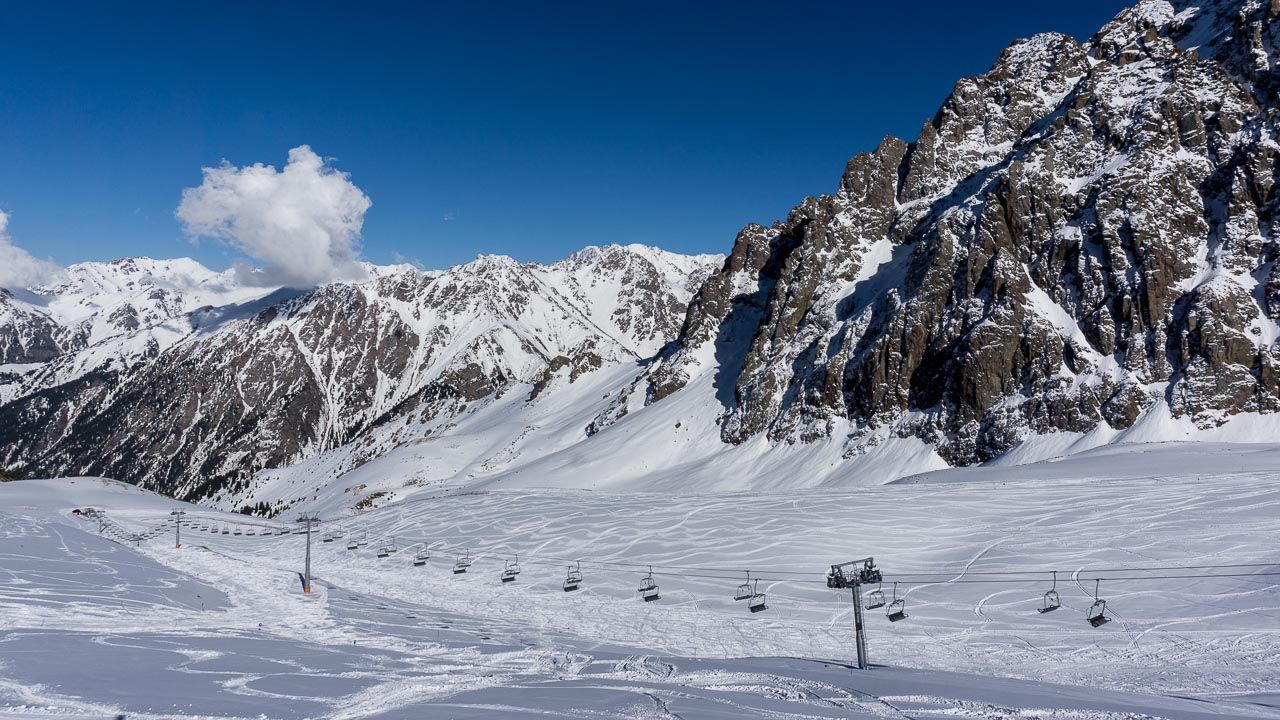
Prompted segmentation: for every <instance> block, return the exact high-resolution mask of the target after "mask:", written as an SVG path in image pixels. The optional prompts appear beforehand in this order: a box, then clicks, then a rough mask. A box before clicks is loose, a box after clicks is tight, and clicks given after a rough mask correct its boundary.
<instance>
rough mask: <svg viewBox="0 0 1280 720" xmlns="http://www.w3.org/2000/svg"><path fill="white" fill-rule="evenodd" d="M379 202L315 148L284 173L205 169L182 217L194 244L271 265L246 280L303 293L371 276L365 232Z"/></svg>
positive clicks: (292, 158)
mask: <svg viewBox="0 0 1280 720" xmlns="http://www.w3.org/2000/svg"><path fill="white" fill-rule="evenodd" d="M371 204H372V202H371V201H370V200H369V198H368V196H367V195H365V194H364V192H363V191H361V190H360V188H358V187H356V186H355V184H354V183H352V182H351V180H350V179H348V177H347V174H346V173H344V172H339V171H338V170H335V169H334V168H332V167H330V166H329V164H328V162H327V161H326V160H325V159H324V158H321V157H320V156H319V155H316V154H315V152H313V151H312V150H311V148H310V147H309V146H307V145H300V146H298V147H296V148H294V149H292V150H290V151H289V162H288V164H286V165H285V166H284V169H283V170H279V171H277V170H276V169H275V167H273V166H271V165H263V164H262V163H256V164H254V165H249V166H245V167H242V168H238V167H235V166H234V165H231V164H229V163H227V162H225V161H224V162H223V163H222V165H220V166H218V167H207V168H204V181H203V182H202V183H201V184H200V187H194V188H187V189H185V190H183V191H182V203H181V204H179V205H178V211H177V216H178V219H179V220H180V221H181V222H182V224H183V228H184V229H185V230H186V232H187V234H188V235H190V236H191V237H192V238H197V237H211V238H216V239H218V240H222V241H224V242H226V243H228V244H229V245H231V246H232V247H234V248H236V249H237V250H240V251H241V252H243V253H244V254H245V255H248V256H249V257H251V258H253V259H255V260H257V261H259V262H261V263H264V264H265V267H263V268H262V269H261V270H250V271H249V272H242V273H241V274H242V275H244V276H247V277H246V279H249V280H250V281H252V282H255V283H261V284H281V285H291V286H295V287H300V286H309V285H316V284H319V283H324V282H330V281H333V280H354V279H360V278H363V277H364V276H365V271H364V268H362V267H361V265H360V264H359V263H358V262H357V258H358V257H359V254H360V229H361V227H362V226H363V225H364V214H365V212H366V211H367V210H368V209H369V206H370V205H371Z"/></svg>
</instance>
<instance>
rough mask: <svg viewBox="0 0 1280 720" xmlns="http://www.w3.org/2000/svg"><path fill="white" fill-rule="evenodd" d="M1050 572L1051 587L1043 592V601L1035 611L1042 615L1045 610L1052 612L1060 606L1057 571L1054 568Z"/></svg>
mask: <svg viewBox="0 0 1280 720" xmlns="http://www.w3.org/2000/svg"><path fill="white" fill-rule="evenodd" d="M1052 572H1053V587H1052V588H1050V589H1049V591H1048V592H1046V593H1045V594H1044V601H1043V603H1042V604H1041V605H1040V607H1038V608H1036V612H1039V613H1040V614H1042V615H1043V614H1044V613H1047V612H1053V611H1054V610H1057V609H1058V608H1060V607H1062V598H1060V597H1058V571H1057V570H1054V571H1052Z"/></svg>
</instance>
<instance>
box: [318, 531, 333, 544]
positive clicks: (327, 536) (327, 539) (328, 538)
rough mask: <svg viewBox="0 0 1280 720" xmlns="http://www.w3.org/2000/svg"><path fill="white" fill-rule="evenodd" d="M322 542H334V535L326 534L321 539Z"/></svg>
mask: <svg viewBox="0 0 1280 720" xmlns="http://www.w3.org/2000/svg"><path fill="white" fill-rule="evenodd" d="M320 541H321V542H333V533H325V534H324V537H322V538H320Z"/></svg>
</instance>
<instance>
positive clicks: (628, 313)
mask: <svg viewBox="0 0 1280 720" xmlns="http://www.w3.org/2000/svg"><path fill="white" fill-rule="evenodd" d="M1277 18H1280V0H1271V2H1262V1H1259V0H1249V1H1247V2H1209V3H1198V4H1194V5H1179V6H1175V5H1171V4H1170V3H1166V2H1143V3H1141V4H1139V5H1138V6H1136V7H1133V8H1129V9H1126V10H1124V11H1123V12H1121V13H1120V14H1119V15H1118V16H1117V17H1116V18H1115V19H1114V20H1113V21H1112V22H1110V23H1108V24H1107V25H1106V26H1105V27H1103V28H1102V29H1101V30H1100V31H1099V32H1098V33H1097V34H1096V35H1095V36H1094V37H1092V38H1090V39H1089V40H1088V41H1086V42H1083V43H1081V42H1078V41H1076V40H1075V39H1073V38H1070V37H1067V36H1064V35H1059V34H1044V35H1037V36H1035V37H1032V38H1030V39H1027V40H1022V41H1018V42H1015V43H1014V44H1013V45H1011V46H1010V47H1009V48H1007V49H1006V50H1005V51H1004V52H1002V53H1000V55H999V57H998V59H997V60H996V62H995V64H994V65H993V66H992V67H991V69H990V70H989V71H988V72H986V73H985V74H983V75H980V76H977V77H972V78H965V79H962V80H961V81H960V82H959V83H957V85H956V86H955V89H954V90H953V91H952V93H951V95H950V96H949V97H948V98H947V99H946V101H945V102H944V103H943V105H942V107H941V108H940V109H939V111H938V113H937V114H936V115H935V116H934V117H933V118H931V119H930V120H929V121H927V122H926V123H925V124H924V126H923V128H922V130H921V132H920V135H919V137H918V138H917V139H916V140H915V141H914V142H906V141H904V140H900V139H898V138H894V137H886V138H885V139H884V141H883V142H881V143H880V145H879V147H877V148H876V149H875V150H874V151H872V152H869V153H863V154H860V155H858V156H856V157H855V158H853V159H852V160H850V161H849V163H848V166H847V168H846V170H845V173H844V176H843V177H842V178H841V179H840V183H839V186H838V187H837V189H836V191H835V192H834V194H832V195H824V196H821V197H816V198H807V199H805V200H804V201H803V202H801V203H800V204H799V205H797V206H796V207H795V209H793V210H792V211H791V213H790V214H789V215H788V217H787V218H786V219H785V220H783V221H780V222H777V223H775V224H774V225H773V226H772V227H763V226H758V225H750V226H747V227H746V228H744V229H743V230H742V231H741V232H740V233H739V234H738V237H737V239H736V241H735V242H734V244H733V247H732V250H731V252H730V254H729V255H728V256H727V257H721V256H698V257H686V256H680V255H674V254H671V253H666V252H663V251H660V250H656V249H653V248H648V247H642V246H627V247H618V246H609V247H604V248H588V249H586V250H583V251H582V252H579V253H576V254H575V255H573V256H571V257H570V258H567V259H566V260H564V261H561V262H558V263H554V264H551V265H535V264H520V263H517V262H515V261H513V260H510V259H509V258H500V257H485V258H480V259H478V260H477V261H475V262H473V263H469V264H467V265H462V266H458V267H454V268H450V269H449V270H446V271H439V272H420V271H417V270H415V269H413V268H410V267H404V266H397V267H375V266H369V268H368V269H369V273H370V276H371V279H370V280H368V281H365V282H361V283H337V284H332V285H327V286H324V287H319V288H314V289H308V290H305V291H293V290H284V289H275V288H247V287H241V286H238V285H237V284H236V282H235V280H234V276H233V275H231V274H229V273H221V274H220V273H214V272H211V271H209V270H207V269H205V268H203V267H201V266H199V265H198V264H196V263H194V262H192V261H190V260H175V261H155V260H147V259H129V260H122V261H117V262H115V263H105V264H103V263H87V264H83V265H78V266H74V267H72V268H70V269H69V271H68V279H67V280H66V281H64V282H63V283H61V284H60V285H58V286H56V287H48V288H34V289H29V290H24V291H13V292H5V293H4V294H3V295H0V362H3V363H4V365H2V366H0V373H2V374H0V402H4V403H5V404H4V405H2V406H0V453H3V455H2V456H0V464H3V465H4V466H5V467H6V468H8V469H9V470H10V471H12V472H17V473H19V474H26V475H64V474H95V475H106V476H112V477H117V478H120V479H124V480H128V481H131V482H137V483H139V484H143V485H145V486H147V487H151V488H154V489H158V490H161V491H164V492H168V493H171V494H176V495H178V496H181V497H185V498H208V499H210V500H212V501H215V502H218V503H223V504H226V505H229V506H235V507H239V506H253V507H256V508H258V509H260V510H263V511H274V510H279V509H280V508H281V507H284V506H287V505H288V504H290V503H291V502H293V501H296V500H297V499H298V498H300V497H302V495H303V494H304V493H307V492H311V491H312V490H313V489H314V487H315V484H316V483H317V482H325V483H332V482H348V483H350V485H349V490H350V491H351V493H352V494H351V497H352V502H353V504H354V503H356V502H358V501H359V500H360V499H367V498H370V497H371V495H372V494H373V493H375V492H376V493H381V494H380V495H378V497H380V498H385V497H391V496H393V495H394V494H395V493H396V492H401V491H402V488H403V487H406V486H413V487H417V486H422V485H438V484H448V483H473V484H474V483H479V484H485V483H499V484H500V483H529V484H552V485H565V486H573V487H609V486H627V487H634V488H642V489H643V488H649V489H662V490H664V491H665V490H680V489H688V490H699V489H724V488H740V487H748V486H752V487H774V488H784V487H795V486H802V485H813V484H818V483H825V482H832V483H853V484H857V483H874V482H880V481H884V480H888V479H891V478H892V477H895V476H897V475H900V474H902V473H905V472H912V471H918V470H924V469H931V468H934V467H938V466H941V465H945V464H974V463H980V462H1006V463H1007V462H1017V461H1022V460H1031V459H1038V458H1042V457H1046V456H1053V455H1056V454H1063V453H1068V452H1073V451H1075V450H1080V449H1085V448H1087V447H1093V446H1096V445H1099V444H1104V443H1108V442H1118V441H1126V440H1163V439H1181V438H1185V437H1204V438H1216V439H1229V440H1242V439H1243V440H1249V439H1261V438H1264V437H1270V435H1271V433H1273V432H1274V431H1277V430H1280V422H1278V421H1277V420H1276V419H1277V418H1280V414H1278V413H1277V411H1280V372H1278V370H1280V347H1278V346H1277V341H1278V340H1280V323H1278V320H1280V269H1278V268H1277V262H1276V261H1277V259H1280V241H1278V240H1277V234H1276V225H1275V223H1276V219H1277V209H1278V202H1280V201H1278V200H1277V194H1276V185H1277V182H1276V181H1277V179H1278V178H1280V165H1278V164H1277V155H1278V154H1280V116H1278V114H1277V90H1278V89H1280V70H1278V68H1280V23H1278V22H1277ZM393 462H395V463H400V464H401V465H404V466H406V467H400V469H398V470H394V469H392V468H391V467H390V465H388V463H393ZM407 466H412V467H407Z"/></svg>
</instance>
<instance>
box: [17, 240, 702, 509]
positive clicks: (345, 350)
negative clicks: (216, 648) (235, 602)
mask: <svg viewBox="0 0 1280 720" xmlns="http://www.w3.org/2000/svg"><path fill="white" fill-rule="evenodd" d="M720 260H721V258H720V257H719V256H699V257H685V256H679V255H673V254H670V253H665V252H662V251H660V250H656V249H653V248H644V247H639V246H631V247H625V248H624V247H617V246H611V247H606V248H588V249H586V250H583V251H581V252H579V253H576V254H575V255H573V256H572V257H570V258H569V259H567V260H565V261H562V262H560V263H557V264H554V265H550V266H542V265H525V264H520V263H517V262H515V261H514V260H511V259H510V258H505V257H484V258H480V259H479V260H477V261H475V262H473V263H469V264H467V265H463V266H458V267H455V268H451V269H449V270H447V271H444V272H431V273H423V272H419V271H416V270H413V269H412V268H408V267H397V268H372V269H371V271H372V273H371V274H373V275H374V276H375V279H373V280H371V281H368V282H364V283H358V284H333V285H328V286H324V287H320V288H317V289H315V290H312V291H309V292H296V291H285V290H280V291H275V292H271V290H270V289H257V290H256V295H258V296H261V297H255V298H253V299H248V300H245V301H244V302H237V303H228V304H223V305H218V306H212V305H202V306H200V307H196V308H194V309H191V308H190V305H192V304H193V302H188V301H187V300H185V298H187V294H182V293H176V291H175V292H172V293H170V294H165V293H163V292H162V293H160V294H161V295H163V296H164V298H163V299H166V300H169V301H170V302H167V303H166V304H164V308H166V309H167V312H158V311H155V307H154V305H151V306H144V308H143V309H144V310H147V311H151V312H140V311H138V306H139V305H142V303H139V302H137V301H136V300H134V301H130V302H110V303H108V302H103V301H102V299H101V297H94V298H93V299H90V300H86V303H88V304H91V305H95V306H101V307H103V308H104V310H103V311H102V312H105V313H107V315H108V316H113V315H119V314H121V313H120V310H119V308H120V307H121V306H128V307H131V308H134V312H133V313H130V314H129V316H130V317H133V318H135V321H136V322H137V325H136V326H134V327H131V328H125V329H122V330H121V331H120V332H107V331H105V330H101V328H103V327H105V326H112V325H111V323H112V322H114V321H113V320H112V319H111V317H106V318H104V317H102V316H101V314H100V313H99V314H90V315H88V316H86V317H83V318H80V319H79V320H78V321H77V323H76V324H75V325H76V327H82V326H87V327H93V328H98V329H99V332H98V336H99V339H98V340H97V341H96V342H92V343H85V344H82V346H81V347H79V348H78V349H76V348H62V347H55V348H51V349H50V350H49V351H48V352H47V353H45V357H44V358H43V359H46V360H47V362H45V363H44V364H43V365H41V366H39V367H38V368H36V369H28V370H27V371H26V372H24V373H23V374H21V375H20V376H16V379H13V381H12V382H11V389H10V392H11V394H12V396H13V397H14V399H13V400H12V401H11V402H9V403H8V404H6V405H3V406H0V448H2V449H0V464H3V465H4V466H6V467H9V468H11V469H13V470H16V471H18V472H20V473H22V474H43V475H70V474H94V475H105V476H110V477H117V478H124V479H129V480H133V481H136V482H138V483H139V484H141V485H144V486H147V487H149V488H154V489H158V490H161V491H164V492H168V493H172V494H176V495H179V496H183V497H193V498H198V497H205V496H207V495H209V494H211V493H213V492H215V491H217V490H219V489H222V488H224V487H226V486H227V485H228V484H234V483H242V482H245V481H246V480H247V478H248V477H249V476H250V475H251V474H252V473H253V472H254V471H257V470H260V469H262V468H271V467H279V466H282V465H285V464H288V463H290V462H293V461H296V460H298V459H301V458H303V457H307V456H310V455H314V454H315V453H317V452H321V451H324V450H326V449H329V448H333V447H335V446H337V445H340V444H342V443H345V442H348V441H351V440H352V439H354V438H357V437H359V436H360V434H361V433H362V432H364V431H366V430H368V429H369V428H370V427H372V426H374V425H376V424H377V423H378V422H380V421H381V420H382V419H384V418H386V417H389V416H391V415H396V414H399V415H403V414H406V413H416V414H417V415H419V416H426V417H443V418H447V417H449V416H450V415H451V414H454V413H458V412H462V411H463V410H464V409H465V408H466V405H467V403H469V402H471V401H474V400H477V399H480V398H483V397H486V396H489V395H492V394H494V393H501V392H504V391H505V390H506V389H507V388H508V387H510V386H511V385H513V384H530V385H533V386H534V387H535V392H536V391H537V388H539V387H543V386H545V385H546V384H548V383H549V382H551V381H552V380H553V379H554V378H555V376H557V375H558V374H564V375H566V376H568V377H567V381H568V382H571V381H572V380H573V379H574V378H575V377H576V376H577V375H578V374H579V373H581V372H586V371H589V370H592V369H594V368H598V367H600V366H602V365H604V364H616V363H620V362H630V361H635V360H638V359H640V358H641V357H645V356H648V355H652V354H653V353H654V352H655V351H656V350H657V349H658V348H659V347H661V346H662V345H663V344H664V343H666V342H667V341H668V340H669V339H670V338H671V337H672V336H673V335H674V333H675V330H676V329H678V327H679V324H680V318H681V317H683V315H684V312H685V308H686V302H687V299H688V297H689V295H690V294H691V293H692V291H693V288H694V287H696V286H698V285H699V284H701V282H702V281H703V279H705V277H706V276H707V275H708V274H709V273H710V272H711V271H712V270H713V269H714V268H715V267H716V266H718V264H719V262H720ZM148 262H154V261H148ZM81 270H82V268H73V270H72V274H73V275H77V274H84V273H82V272H80V271H81ZM115 270H116V271H119V268H116V269H115ZM160 275H161V277H163V273H161V274H160ZM163 284H164V283H161V282H160V281H159V279H158V278H155V277H153V278H152V280H151V281H149V282H148V283H145V285H148V286H160V285H163ZM112 286H113V287H114V286H115V284H114V283H113V284H112ZM160 289H163V288H157V287H151V289H150V290H148V291H147V292H146V293H144V295H145V297H151V296H152V295H154V294H155V293H156V292H158V291H159V290H160ZM60 290H61V292H63V293H64V294H60ZM41 292H42V293H43V294H41V293H36V294H37V295H39V296H40V297H43V298H44V300H43V301H44V302H47V303H48V304H50V305H58V304H59V303H62V304H67V302H68V296H67V295H66V294H65V293H66V289H65V288H61V289H60V288H47V289H44V290H43V291H41ZM245 292H249V291H248V290H246V291H245ZM90 294H91V293H90ZM110 295H111V297H118V295H119V294H118V293H113V294H110ZM242 299H243V298H242ZM46 319H48V318H47V317H46ZM48 322H50V323H53V324H54V325H55V326H57V324H56V323H55V322H54V321H53V320H52V319H48ZM25 327H26V326H22V327H21V328H20V327H19V326H18V325H16V324H12V325H7V326H6V325H0V328H3V332H0V338H4V337H9V336H15V337H28V336H30V335H31V333H30V332H28V331H27V330H25V329H22V328H25ZM112 327H114V326H112ZM4 333H8V335H6V334H4ZM23 333H26V334H25V335H24V334H23ZM85 334H88V331H86V332H85ZM52 336H54V337H57V332H56V331H52ZM17 347H19V348H22V349H23V350H22V351H23V352H25V353H26V356H25V357H28V358H32V357H33V353H34V352H36V351H37V350H39V345H38V343H33V342H29V343H27V344H25V345H21V344H19V345H17ZM50 355H52V359H49V358H48V356H50Z"/></svg>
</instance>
